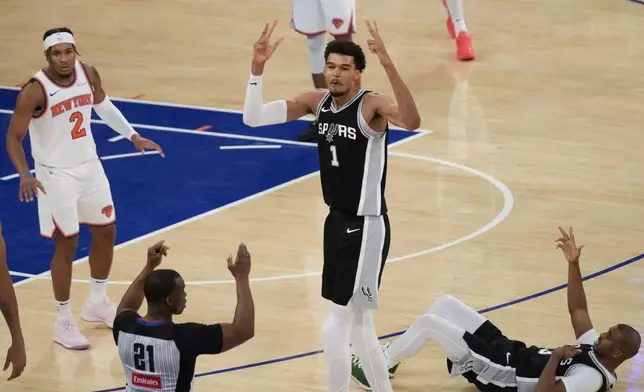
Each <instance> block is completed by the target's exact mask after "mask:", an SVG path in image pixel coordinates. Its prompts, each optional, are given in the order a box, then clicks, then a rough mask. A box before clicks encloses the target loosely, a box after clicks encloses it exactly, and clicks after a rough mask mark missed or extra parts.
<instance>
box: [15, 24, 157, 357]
mask: <svg viewBox="0 0 644 392" xmlns="http://www.w3.org/2000/svg"><path fill="white" fill-rule="evenodd" d="M43 41H44V50H45V57H46V59H47V62H48V63H49V64H48V66H47V67H46V68H43V69H41V70H40V71H38V72H37V73H36V74H35V75H34V76H33V77H32V78H31V79H30V80H29V82H28V83H27V84H26V85H25V86H24V87H23V89H22V91H20V93H19V94H18V99H17V102H16V108H15V110H14V114H13V116H12V118H11V123H10V124H9V130H8V132H7V138H6V141H7V151H8V152H9V156H10V158H11V161H12V162H13V164H14V166H15V167H16V170H17V171H18V173H19V174H20V193H19V198H20V200H21V201H23V202H31V201H32V200H33V199H34V197H37V198H38V216H39V220H40V234H41V235H42V236H44V237H47V238H53V239H54V241H55V252H54V256H53V259H52V262H51V278H52V281H53V289H54V296H55V298H56V301H57V304H58V317H57V320H56V322H55V324H54V341H55V342H56V343H59V344H61V345H62V346H64V347H66V348H70V349H86V348H88V347H89V342H88V341H87V339H86V338H85V336H83V334H82V333H81V331H80V330H79V329H78V327H77V325H76V322H75V321H74V317H73V316H72V312H71V305H70V289H71V279H72V262H73V261H74V255H75V253H76V248H77V244H78V231H79V224H81V223H82V224H86V225H88V226H90V231H91V234H92V243H91V246H90V250H89V264H90V274H91V285H90V295H89V298H88V299H87V301H86V302H85V304H84V305H83V309H82V311H81V318H82V319H83V320H85V321H89V322H101V323H104V324H106V325H108V326H109V327H112V324H113V322H114V317H115V315H116V306H115V305H114V304H113V303H112V302H110V301H109V299H108V298H107V295H106V284H107V278H108V275H109V272H110V268H111V265H112V255H113V250H114V241H115V237H116V228H115V226H114V221H115V220H116V210H115V208H114V203H113V202H112V195H111V191H110V185H109V182H108V180H107V178H106V176H105V172H104V171H103V167H102V165H101V162H100V160H99V158H98V156H97V154H96V145H95V143H94V138H93V136H92V130H91V124H90V120H91V116H92V108H93V109H94V110H95V111H96V113H97V114H98V115H99V116H100V117H101V118H102V119H103V120H104V121H105V123H106V124H107V125H109V126H110V127H111V128H112V129H113V130H115V131H116V132H118V133H120V134H121V135H123V136H124V137H126V138H127V139H128V140H130V141H132V143H133V144H134V147H135V148H136V149H137V150H139V151H144V149H155V150H157V151H159V152H160V153H161V155H162V156H163V151H162V150H161V148H160V147H159V146H158V145H157V144H156V143H154V142H152V141H150V140H147V139H144V138H142V137H141V136H139V135H138V134H137V133H136V132H135V131H134V129H133V128H132V126H131V125H130V124H129V123H128V122H127V120H126V119H125V118H124V117H123V115H122V114H121V112H120V111H119V110H118V109H117V108H116V106H114V105H113V104H112V102H111V101H110V99H109V98H108V97H107V96H106V95H105V91H104V90H103V87H102V84H101V78H100V76H99V74H98V72H97V71H96V68H94V67H93V66H91V65H89V64H86V63H83V62H81V61H77V60H76V54H77V51H76V44H75V39H74V35H73V34H72V32H71V30H69V29H67V28H56V29H52V30H49V31H47V32H45V34H44V36H43ZM27 131H30V139H31V153H32V155H33V158H34V162H35V165H34V166H35V173H36V176H35V177H34V176H33V175H32V173H31V171H30V170H29V167H28V166H27V160H26V158H25V151H24V149H23V146H22V141H23V139H24V138H25V136H26V134H27Z"/></svg>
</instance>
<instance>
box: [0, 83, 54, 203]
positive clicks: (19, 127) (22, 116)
mask: <svg viewBox="0 0 644 392" xmlns="http://www.w3.org/2000/svg"><path fill="white" fill-rule="evenodd" d="M45 105H46V104H45V95H44V92H43V90H42V87H41V86H40V84H39V83H37V82H33V81H32V82H31V83H27V85H26V86H25V87H24V88H23V89H22V90H21V91H20V93H18V99H17V100H16V107H15V109H14V111H13V115H12V116H11V121H10V122H9V129H8V130H7V136H6V139H5V140H6V144H7V153H8V154H9V158H10V159H11V162H13V165H14V166H15V168H16V171H17V172H18V174H19V175H20V194H19V198H20V201H32V200H33V199H34V196H37V194H38V189H40V190H41V191H42V192H43V193H46V192H45V189H44V188H43V186H42V184H40V182H39V181H38V180H36V178H35V177H33V176H32V175H31V172H30V171H29V166H27V158H26V157H25V149H24V148H23V146H22V141H23V140H24V138H25V136H27V131H28V130H29V122H30V121H31V116H32V114H33V112H34V111H35V110H36V109H37V108H38V107H41V108H44V109H43V110H47V108H46V107H45Z"/></svg>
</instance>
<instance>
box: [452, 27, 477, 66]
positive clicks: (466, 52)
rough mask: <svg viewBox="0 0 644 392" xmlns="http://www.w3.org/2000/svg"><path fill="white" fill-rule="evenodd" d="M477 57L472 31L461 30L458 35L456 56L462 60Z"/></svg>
mask: <svg viewBox="0 0 644 392" xmlns="http://www.w3.org/2000/svg"><path fill="white" fill-rule="evenodd" d="M475 57H476V56H475V54H474V49H472V37H470V33H468V32H467V31H461V32H460V33H458V37H456V58H457V59H458V60H461V61H470V60H474V58H475Z"/></svg>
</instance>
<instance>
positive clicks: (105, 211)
mask: <svg viewBox="0 0 644 392" xmlns="http://www.w3.org/2000/svg"><path fill="white" fill-rule="evenodd" d="M113 211H114V207H113V206H111V205H109V206H105V207H103V209H102V210H101V214H103V215H105V216H106V217H108V218H111V217H112V212H113Z"/></svg>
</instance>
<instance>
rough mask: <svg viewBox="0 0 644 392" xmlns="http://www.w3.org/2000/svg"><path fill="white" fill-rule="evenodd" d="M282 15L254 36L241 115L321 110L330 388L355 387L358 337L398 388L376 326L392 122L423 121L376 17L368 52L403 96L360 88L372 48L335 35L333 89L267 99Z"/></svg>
mask: <svg viewBox="0 0 644 392" xmlns="http://www.w3.org/2000/svg"><path fill="white" fill-rule="evenodd" d="M275 23H276V22H274V23H273V24H272V25H270V26H269V25H268V24H267V25H266V27H265V28H264V31H263V32H262V35H261V36H260V38H259V40H258V41H257V42H256V43H255V47H254V53H253V61H252V66H251V76H250V80H249V82H248V86H247V88H246V100H245V102H244V115H243V119H244V124H246V125H250V126H252V127H258V126H263V125H269V124H279V123H284V122H286V121H292V120H296V119H298V118H300V117H302V116H305V115H307V114H312V113H313V114H315V118H316V124H317V132H316V141H317V145H318V156H319V164H320V180H321V185H322V194H323V197H324V202H325V204H326V205H327V206H329V213H328V215H327V217H326V219H325V222H324V241H323V242H324V264H323V268H322V289H321V294H322V297H323V298H325V299H326V300H328V301H330V302H331V308H330V311H329V312H328V313H327V316H326V318H325V321H324V324H323V326H322V334H323V337H324V357H325V361H326V366H327V369H326V370H327V371H326V373H327V388H328V390H329V391H332V392H348V390H349V385H350V384H351V378H350V375H351V368H350V366H349V362H350V359H351V352H350V350H349V343H350V342H351V343H352V344H353V346H354V347H355V349H356V350H357V351H358V352H361V353H363V355H364V356H365V357H366V358H369V359H373V360H369V361H366V362H367V364H368V365H367V366H366V369H365V372H366V374H367V377H368V378H369V380H370V382H371V384H372V385H374V386H375V389H376V390H378V391H383V392H385V391H391V390H392V389H391V381H390V380H389V375H388V372H387V366H386V364H385V361H384V358H383V357H382V352H381V349H380V343H379V342H378V336H377V335H376V332H375V328H374V325H373V311H374V310H375V309H377V308H378V306H379V303H380V302H379V301H380V300H379V298H380V281H381V276H382V273H383V270H384V267H385V262H386V260H387V255H388V253H389V244H390V226H389V218H388V216H387V202H386V198H385V188H386V178H387V145H388V144H387V142H388V139H389V122H390V121H391V122H394V123H396V124H397V125H399V126H401V127H403V128H405V129H409V130H413V129H416V128H418V127H419V126H420V115H419V114H418V110H417V109H416V104H415V102H414V98H413V96H412V95H411V93H410V91H409V89H408V88H407V86H406V85H405V83H404V82H403V81H402V78H401V77H400V75H399V74H398V72H397V71H396V67H395V66H394V64H393V62H392V60H391V58H390V57H389V55H388V54H387V50H386V48H385V45H384V43H383V41H382V39H381V38H380V34H379V32H378V27H377V26H376V24H375V23H373V24H370V23H369V22H367V28H368V29H369V32H370V34H371V37H372V38H371V39H369V40H368V41H367V43H368V45H369V50H370V51H371V52H372V53H374V54H376V55H377V56H378V59H379V60H380V64H381V65H382V66H383V68H384V69H385V71H386V73H387V76H388V77H389V81H390V83H391V87H392V89H393V91H394V94H395V95H396V101H397V102H396V103H394V102H393V100H391V99H390V98H388V97H385V96H383V95H379V94H375V93H372V92H370V91H365V90H362V89H360V88H359V87H358V86H357V83H356V82H357V81H359V80H360V75H361V73H362V72H363V71H364V69H365V66H366V60H365V55H364V53H363V51H362V49H361V48H360V46H358V45H356V44H355V43H353V42H350V41H338V40H334V41H331V42H330V43H329V44H328V45H327V46H326V49H325V53H324V56H325V67H324V76H325V78H326V82H327V83H326V84H327V86H328V90H322V91H321V90H316V91H311V92H307V93H304V94H300V95H298V96H297V97H296V98H295V99H292V100H280V101H275V102H269V103H266V104H264V102H263V99H262V74H263V72H264V64H265V63H266V61H267V60H268V59H269V58H270V57H271V55H272V54H273V52H274V51H275V49H276V48H277V46H278V45H279V43H280V42H281V39H278V40H276V42H274V43H272V42H271V34H272V32H273V29H274V28H275Z"/></svg>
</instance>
